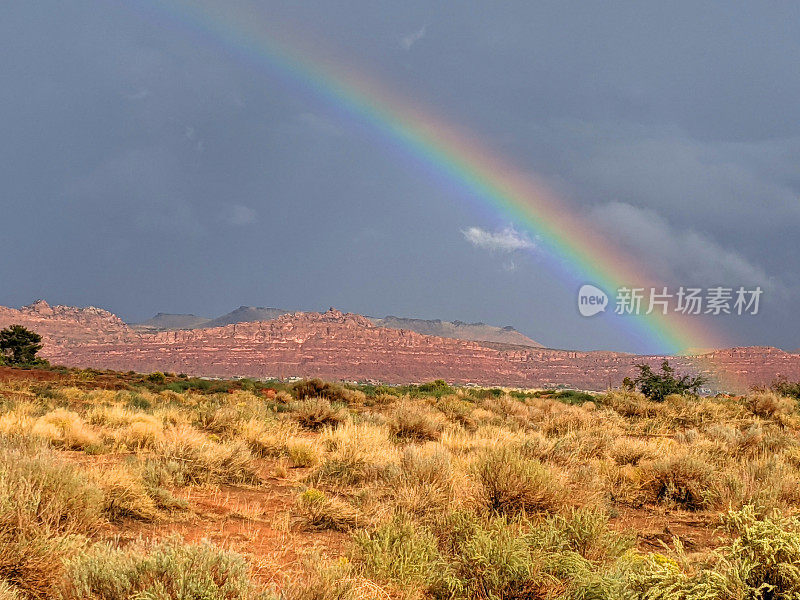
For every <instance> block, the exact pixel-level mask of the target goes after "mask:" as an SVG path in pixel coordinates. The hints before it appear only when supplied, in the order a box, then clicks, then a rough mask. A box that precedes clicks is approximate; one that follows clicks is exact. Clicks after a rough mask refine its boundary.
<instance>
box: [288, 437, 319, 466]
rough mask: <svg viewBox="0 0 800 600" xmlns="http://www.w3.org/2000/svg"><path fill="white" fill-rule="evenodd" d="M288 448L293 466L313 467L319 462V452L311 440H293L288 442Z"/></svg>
mask: <svg viewBox="0 0 800 600" xmlns="http://www.w3.org/2000/svg"><path fill="white" fill-rule="evenodd" d="M286 450H287V452H288V454H289V460H290V461H291V463H292V466H293V467H313V466H314V465H316V464H317V463H319V452H318V451H317V449H316V447H315V446H314V445H313V444H311V443H310V442H307V441H304V440H292V441H290V442H289V443H288V444H287V446H286Z"/></svg>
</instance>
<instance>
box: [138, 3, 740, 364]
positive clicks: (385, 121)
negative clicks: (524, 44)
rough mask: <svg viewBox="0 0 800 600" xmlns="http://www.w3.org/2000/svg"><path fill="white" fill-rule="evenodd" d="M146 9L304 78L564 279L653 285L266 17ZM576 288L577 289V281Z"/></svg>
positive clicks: (667, 334)
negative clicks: (513, 231) (516, 235)
mask: <svg viewBox="0 0 800 600" xmlns="http://www.w3.org/2000/svg"><path fill="white" fill-rule="evenodd" d="M139 6H140V7H141V8H144V9H145V10H147V11H148V12H149V13H151V14H153V15H155V16H162V17H166V18H168V19H170V20H171V21H173V22H175V23H176V24H179V25H181V26H184V27H189V28H191V29H193V30H194V31H195V32H196V33H198V34H200V35H202V36H204V37H207V38H208V39H210V40H211V41H212V42H213V43H216V44H221V45H222V46H223V47H224V48H225V50H226V51H228V52H230V53H233V54H235V55H237V56H238V57H239V58H240V59H243V60H245V61H246V62H248V63H251V64H253V65H255V66H257V67H260V68H264V67H266V68H268V69H269V70H270V73H273V74H274V73H275V72H278V73H281V74H282V75H283V76H288V77H290V78H291V79H292V80H294V81H295V82H299V83H301V84H302V85H303V86H304V87H306V88H307V89H308V90H310V91H312V92H313V93H314V94H315V95H317V96H318V97H320V98H322V99H324V100H325V101H327V102H330V103H332V104H333V105H335V107H337V108H338V109H340V110H344V111H345V112H346V113H348V114H350V115H351V116H353V117H355V118H357V119H358V120H359V121H360V122H362V123H364V124H368V125H369V126H370V127H371V128H373V129H374V130H375V131H377V132H380V133H381V134H383V136H385V138H386V139H388V140H389V141H390V142H392V143H394V144H395V145H398V146H399V147H401V148H402V149H404V150H405V151H406V152H408V153H410V154H411V156H412V157H413V158H414V159H415V160H417V161H419V162H421V163H422V164H424V165H425V166H426V167H428V168H429V169H431V170H433V171H434V172H436V173H437V174H439V175H442V176H445V177H446V178H448V179H449V180H450V181H452V182H455V183H457V184H458V185H460V186H462V188H464V189H465V191H466V192H468V195H469V196H471V197H475V198H479V199H480V201H481V202H482V203H483V204H485V205H486V206H487V207H488V208H489V209H491V210H492V211H494V212H497V213H499V214H500V215H501V216H502V217H503V218H505V219H508V220H510V221H512V222H513V223H515V224H516V225H517V226H518V227H520V228H524V229H525V230H526V231H527V232H529V233H531V234H533V235H534V236H535V237H536V239H537V242H538V244H539V246H540V247H543V248H544V249H546V250H547V251H549V252H550V253H551V254H552V255H554V256H555V257H557V258H559V259H560V260H559V264H560V267H559V268H560V269H562V270H563V271H564V272H563V273H558V275H559V276H562V277H564V276H566V277H567V279H568V280H569V281H571V282H573V283H574V282H578V283H581V282H585V283H594V284H596V285H598V286H599V287H601V288H603V289H605V290H606V291H612V292H613V291H614V290H616V289H617V288H619V287H622V286H631V285H636V286H638V287H644V288H649V287H654V288H660V287H662V285H661V284H659V283H658V281H657V280H656V278H653V277H651V276H648V274H647V270H646V269H645V268H644V267H643V265H641V264H639V263H637V262H636V261H635V260H634V259H633V258H632V257H630V256H628V255H625V254H623V253H621V252H620V251H619V250H618V249H617V248H615V247H613V246H612V245H611V244H610V243H609V242H608V240H606V239H604V238H603V237H601V236H600V235H598V233H597V232H596V231H594V230H593V229H592V227H590V226H589V225H588V223H586V222H585V221H584V220H583V219H582V218H580V217H579V215H577V214H576V213H575V212H574V211H573V210H572V209H571V208H570V207H569V206H568V204H567V203H566V202H565V201H563V200H559V199H558V198H557V197H555V196H554V195H553V194H552V193H551V192H550V191H549V190H548V189H547V188H546V187H545V186H544V185H542V184H541V183H540V182H537V181H536V180H534V179H533V178H532V177H530V176H529V175H528V174H525V173H523V172H521V171H520V170H519V169H517V168H515V167H514V166H513V165H511V164H510V163H509V162H507V161H505V160H503V159H502V158H501V157H500V156H499V155H498V154H496V153H494V152H491V151H490V150H489V149H487V148H485V147H483V146H482V145H480V144H478V143H477V141H476V140H474V139H470V138H469V137H468V136H466V135H464V134H463V133H461V132H459V131H457V130H456V128H454V127H452V126H451V125H449V124H448V123H446V122H445V121H444V120H443V119H441V118H437V117H434V116H432V115H431V114H429V113H428V112H426V111H423V110H422V109H421V108H419V107H417V106H414V105H413V104H412V103H410V102H408V101H405V100H403V99H402V98H400V97H399V96H398V95H396V94H393V93H391V92H389V91H388V89H387V88H386V87H385V86H381V85H378V84H377V83H375V82H374V81H371V80H368V79H367V78H365V77H364V76H363V75H361V74H359V73H355V72H354V71H353V70H352V69H348V68H347V66H345V65H343V64H341V63H337V62H335V61H333V60H331V59H330V57H329V56H327V57H325V58H323V56H317V55H312V54H310V53H308V52H307V51H305V52H304V51H301V50H300V49H299V48H298V47H297V44H296V42H294V43H293V44H292V45H291V46H290V45H288V44H286V43H285V42H282V41H280V40H279V39H278V37H277V36H276V35H275V34H274V33H270V32H268V31H267V30H266V29H265V28H264V27H263V15H260V14H258V13H255V12H253V11H252V10H250V11H249V12H248V11H247V10H246V9H243V8H242V7H241V6H238V3H237V7H235V8H234V7H232V6H231V5H221V6H220V5H218V6H216V7H211V6H209V4H208V3H206V2H203V1H194V2H191V3H189V2H186V1H185V0H162V1H161V2H156V1H149V0H144V1H143V2H142V3H140V4H139ZM576 290H577V286H576ZM618 320H619V321H625V322H626V323H629V324H630V326H632V328H633V330H632V332H631V333H632V335H634V336H635V337H637V338H638V339H640V340H641V339H644V340H647V341H649V342H650V345H651V346H653V347H655V348H658V351H659V352H661V353H670V354H672V353H678V352H681V351H685V350H686V349H689V348H719V347H724V346H726V345H727V344H725V343H724V342H723V341H722V338H721V336H720V335H719V333H718V332H716V331H712V330H711V329H710V328H709V327H708V326H707V325H702V326H701V324H700V323H699V321H698V320H692V319H691V318H688V317H686V316H684V315H680V314H678V313H669V314H667V315H662V314H660V313H658V312H653V313H651V314H650V315H639V316H630V317H627V318H625V319H622V318H620V319H618Z"/></svg>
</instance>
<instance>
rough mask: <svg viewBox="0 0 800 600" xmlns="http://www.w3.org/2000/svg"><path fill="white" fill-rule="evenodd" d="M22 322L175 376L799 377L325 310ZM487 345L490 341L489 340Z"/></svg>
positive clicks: (80, 356) (592, 382) (17, 317)
mask: <svg viewBox="0 0 800 600" xmlns="http://www.w3.org/2000/svg"><path fill="white" fill-rule="evenodd" d="M11 324H20V325H24V326H25V327H28V328H30V329H33V330H35V331H37V332H38V333H40V334H41V335H42V339H43V349H42V356H43V357H45V358H47V359H49V360H51V361H52V362H53V363H55V364H60V365H65V366H73V367H84V368H85V367H93V368H105V369H114V370H120V371H128V370H133V371H139V372H150V371H171V372H176V373H179V372H182V373H187V374H190V375H198V376H209V377H257V378H265V379H266V378H271V377H277V378H287V377H314V376H316V377H323V378H326V379H331V380H349V381H352V380H360V381H376V382H385V383H418V382H421V381H429V380H432V379H438V378H442V379H446V380H447V381H449V382H451V383H457V384H469V383H471V384H476V385H483V386H493V385H502V386H513V387H528V388H529V387H557V386H567V387H575V388H579V389H587V390H602V389H605V388H607V387H610V386H617V385H619V384H620V382H621V381H622V378H623V377H625V376H631V375H634V374H635V372H636V368H635V366H636V364H639V363H642V362H646V363H648V364H652V365H653V366H657V365H658V364H659V363H660V361H661V360H663V359H665V358H668V359H669V360H670V361H671V362H672V364H673V366H674V367H675V368H676V369H678V370H679V371H681V372H692V373H700V374H705V375H709V376H711V377H712V378H713V377H715V376H717V375H719V373H727V374H734V375H736V376H737V377H738V380H737V381H736V382H732V383H727V382H719V381H717V382H715V383H713V384H712V386H713V389H722V390H729V391H745V390H746V389H747V388H748V387H750V386H753V385H766V384H769V383H770V382H772V381H773V380H775V379H776V378H778V377H781V376H782V377H786V378H788V379H790V380H795V381H796V380H800V354H797V353H789V352H785V351H783V350H781V349H778V348H772V347H739V348H728V349H722V350H714V351H713V352H710V353H707V354H703V355H700V356H640V355H633V354H626V353H621V352H612V351H595V352H583V351H575V350H554V349H549V348H534V347H529V346H510V345H506V346H502V345H500V347H497V345H494V344H491V343H486V342H484V343H481V342H475V341H468V340H459V339H452V338H444V337H437V336H430V335H423V334H419V333H417V332H414V331H408V330H402V329H392V328H388V327H378V326H376V325H374V324H373V322H372V321H371V320H370V319H368V318H367V317H364V316H363V315H357V314H349V313H342V312H340V311H337V310H335V309H331V310H329V311H326V312H324V313H288V314H284V315H281V316H280V317H278V318H277V319H274V320H271V321H255V322H248V323H234V324H229V325H225V326H222V327H214V328H202V329H183V330H170V331H161V332H157V333H144V332H139V331H135V330H133V329H132V328H130V327H129V326H128V325H127V324H125V323H124V322H123V321H122V320H121V319H119V317H117V316H116V315H114V314H112V313H110V312H108V311H105V310H103V309H98V308H94V307H87V308H76V307H65V306H55V307H51V306H50V305H48V304H47V303H46V302H44V301H40V302H37V303H34V304H33V305H31V306H28V307H23V308H22V309H13V308H6V307H0V327H6V326H8V325H11ZM493 345H494V346H495V347H492V346H493Z"/></svg>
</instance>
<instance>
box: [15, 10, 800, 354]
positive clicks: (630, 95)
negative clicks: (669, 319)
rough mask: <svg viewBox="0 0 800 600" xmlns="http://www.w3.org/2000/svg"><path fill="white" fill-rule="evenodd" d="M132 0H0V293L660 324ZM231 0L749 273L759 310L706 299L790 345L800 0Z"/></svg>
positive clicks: (143, 304)
mask: <svg viewBox="0 0 800 600" xmlns="http://www.w3.org/2000/svg"><path fill="white" fill-rule="evenodd" d="M139 4H140V3H139V2H136V1H131V2H114V1H109V0H102V1H100V0H98V1H90V0H71V1H70V2H63V1H58V2H55V1H46V0H38V1H36V2H30V1H29V0H6V1H4V2H2V3H0V56H2V59H0V186H2V187H0V207H2V215H3V217H4V218H3V227H2V238H1V239H2V249H1V250H0V304H3V305H10V306H20V305H23V304H28V303H30V302H31V301H33V300H34V299H37V298H45V299H47V300H48V301H49V302H51V303H61V304H74V305H94V306H100V307H103V308H106V309H108V310H111V311H113V312H115V313H117V314H119V315H120V316H121V317H122V318H123V319H125V320H128V321H131V322H135V321H140V320H144V319H147V318H149V317H150V316H152V315H153V314H154V313H156V312H159V311H162V312H176V313H184V312H186V313H195V314H198V315H204V316H216V315H219V314H222V313H225V312H228V311H230V310H232V309H233V308H236V307H237V306H239V305H243V304H245V305H257V306H275V307H280V308H286V309H297V310H320V309H323V310H324V309H327V308H328V306H331V305H332V306H335V307H337V308H340V309H342V310H345V311H352V312H359V313H363V314H369V315H374V316H384V315H387V314H393V315H397V316H409V317H419V318H442V319H448V320H455V319H458V320H462V321H470V322H471V321H483V322H488V323H492V324H498V325H513V326H514V327H516V328H517V329H519V330H520V331H522V332H523V333H525V334H527V335H529V336H531V337H533V338H534V339H536V340H538V341H540V342H542V343H544V344H546V345H548V346H552V347H560V348H581V349H594V348H612V349H620V350H636V351H650V350H655V348H653V347H651V346H649V345H648V343H647V341H646V340H644V341H642V340H636V339H632V338H630V337H628V334H627V333H626V332H625V331H623V329H622V328H620V327H617V326H615V323H614V322H613V320H609V319H607V318H606V316H605V315H600V316H598V317H593V318H591V319H587V318H584V317H581V316H580V315H579V314H578V311H577V309H576V299H575V295H576V290H577V286H578V285H579V284H580V283H581V282H577V281H576V282H569V281H564V280H563V279H562V278H559V277H557V276H556V275H557V273H554V271H552V270H551V268H550V266H549V265H550V264H551V263H552V261H551V260H550V258H549V257H548V256H545V255H543V254H542V252H543V251H542V250H541V249H540V248H539V245H538V244H537V240H536V239H535V237H533V236H531V235H529V234H527V233H526V232H525V231H524V229H522V228H521V227H520V225H519V224H516V223H513V222H509V221H506V220H504V219H503V218H502V217H500V216H498V215H496V214H492V213H491V212H490V211H485V210H484V211H482V210H478V209H476V207H475V204H474V203H473V202H470V201H468V200H467V199H465V198H463V197H462V194H463V192H462V191H461V190H459V189H457V188H456V187H455V186H448V185H443V184H442V181H440V180H439V179H437V178H435V177H433V176H431V174H430V172H429V170H426V169H422V168H420V167H419V165H415V164H414V163H412V162H410V161H408V160H406V159H405V158H404V157H403V156H402V155H399V154H398V153H396V152H395V151H393V150H392V148H391V147H390V146H389V145H388V144H385V143H382V142H381V141H380V139H376V137H375V136H374V135H372V134H371V132H370V131H369V130H368V128H366V127H363V126H360V125H359V124H358V123H357V121H356V120H354V119H352V118H349V117H347V116H345V115H343V114H342V113H341V112H340V111H338V110H336V109H335V107H332V106H330V105H329V104H328V103H327V102H326V101H325V100H324V99H321V98H318V97H315V96H314V94H313V93H311V92H310V91H308V90H303V89H302V86H298V85H294V84H292V83H291V82H287V80H286V78H285V77H283V76H281V74H280V73H276V72H272V71H270V69H269V68H268V67H265V66H259V65H257V64H253V63H252V62H248V61H242V60H241V59H240V58H239V56H238V55H237V54H236V53H235V52H230V51H229V49H228V48H226V46H225V45H224V44H219V43H215V40H214V39H213V38H212V37H210V36H207V35H203V34H199V33H198V32H197V31H195V30H193V29H192V28H191V27H184V26H183V25H182V24H181V21H180V19H178V20H175V19H171V18H166V16H163V18H162V17H161V16H159V11H158V10H155V11H153V10H144V11H143V10H138V9H135V8H131V7H135V6H137V5H139ZM164 4H167V5H172V4H174V3H173V2H165V3H164ZM217 4H218V6H219V7H227V8H224V10H238V8H237V6H236V5H242V4H247V5H254V6H256V7H257V14H258V15H259V18H263V21H264V23H265V24H268V26H269V27H279V28H281V29H282V30H283V31H284V32H285V31H289V32H295V34H296V35H298V36H302V37H303V38H305V39H316V40H321V41H323V42H324V44H325V45H326V46H328V47H330V48H332V49H335V51H336V53H337V55H338V56H340V57H343V59H344V60H346V59H347V57H351V58H352V62H353V64H354V65H357V67H354V68H363V69H364V70H367V71H368V72H369V73H370V75H371V76H372V77H374V78H375V79H377V80H379V81H382V82H384V83H385V84H386V85H387V86H389V87H391V88H392V89H393V90H395V91H396V92H397V93H398V94H399V95H401V96H404V97H407V98H409V99H411V100H413V101H414V102H418V103H419V104H421V105H423V106H429V107H431V109H432V110H433V111H434V112H436V113H438V114H441V115H445V116H446V117H447V119H449V120H450V121H451V122H453V123H455V124H456V125H457V126H458V127H460V128H462V129H464V130H466V131H468V132H470V133H471V135H474V136H475V137H477V138H479V139H481V140H482V141H483V142H485V143H486V144H487V145H488V146H489V147H491V148H494V149H495V150H496V151H497V152H498V153H499V154H501V155H503V156H506V157H508V158H509V159H510V160H511V161H512V162H514V163H515V164H516V165H518V166H519V167H520V168H521V169H523V170H526V171H528V172H530V173H531V174H535V175H536V176H538V177H541V178H543V179H544V180H545V181H547V182H548V183H549V184H550V185H551V186H552V187H553V189H555V190H557V191H558V193H559V194H560V195H561V196H562V197H563V198H565V200H566V201H567V202H569V203H571V204H572V205H573V206H576V207H578V208H579V210H580V211H581V212H582V213H583V214H585V216H586V217H587V218H589V219H591V221H592V222H593V223H594V224H595V225H596V227H597V228H598V230H599V231H601V232H602V233H603V235H607V236H608V237H609V239H611V240H613V241H614V242H615V243H616V244H618V245H619V246H620V247H621V248H623V250H624V251H626V252H631V253H634V254H635V255H636V256H638V257H640V258H642V259H643V260H645V261H646V262H647V263H648V264H649V265H651V266H652V268H653V270H654V272H655V273H656V274H657V275H658V276H659V277H660V278H661V279H662V280H663V281H665V282H667V283H668V284H670V285H674V286H678V285H701V286H710V285H727V286H731V287H734V286H738V285H747V286H754V285H761V286H762V287H763V288H764V289H765V292H764V295H763V296H762V306H761V311H760V314H759V315H758V316H755V317H753V316H749V317H744V316H742V317H730V318H718V320H717V321H714V322H713V323H714V325H715V326H716V327H718V328H720V329H723V330H724V332H725V334H726V335H727V336H728V338H729V339H730V340H731V342H732V343H736V344H759V345H762V344H763V345H774V346H779V347H783V348H785V349H795V348H797V347H800V339H798V337H800V336H798V332H799V331H800V327H799V326H798V319H797V312H798V310H800V272H799V271H798V264H799V263H800V236H799V235H798V231H800V101H798V99H800V69H799V68H798V65H800V5H798V4H797V3H793V2H792V3H790V2H786V3H782V2H774V3H768V4H765V3H735V2H719V3H714V4H703V3H698V2H696V1H692V2H685V3H663V2H661V3H656V2H652V3H649V2H641V3H630V2H625V3H585V2H576V3H565V2H551V3H541V2H530V1H527V0H526V1H521V2H506V3H495V2H491V3H490V2H435V3H434V2H417V1H415V0H405V1H404V2H375V1H374V0H369V1H363V2H361V1H350V2H330V1H328V0H325V1H309V0H306V1H303V2H271V1H255V0H253V1H244V0H225V2H223V1H222V0H219V2H218V3H217ZM288 35H292V33H290V34H288ZM635 283H636V282H631V284H632V285H635Z"/></svg>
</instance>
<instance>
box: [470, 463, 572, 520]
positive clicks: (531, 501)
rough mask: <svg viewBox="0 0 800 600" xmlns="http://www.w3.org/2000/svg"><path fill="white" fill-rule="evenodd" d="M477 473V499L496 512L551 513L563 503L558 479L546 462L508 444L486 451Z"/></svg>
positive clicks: (562, 494)
mask: <svg viewBox="0 0 800 600" xmlns="http://www.w3.org/2000/svg"><path fill="white" fill-rule="evenodd" d="M476 475H477V478H478V481H479V482H480V484H481V487H480V492H479V500H480V502H481V503H482V504H483V506H485V507H486V508H488V509H489V510H490V511H492V512H495V513H501V514H514V513H520V512H530V513H536V512H553V511H555V510H557V509H558V507H559V506H560V505H562V504H563V502H564V497H565V495H564V492H563V489H562V486H561V484H560V482H559V481H558V478H557V477H556V476H555V475H554V474H553V473H552V472H551V471H550V470H549V469H548V468H547V467H546V466H545V465H543V464H542V463H541V462H539V461H538V460H534V459H525V458H523V457H522V456H520V454H519V453H518V452H515V451H513V450H511V449H509V448H507V447H501V448H497V449H493V450H489V451H487V452H486V453H485V454H484V456H483V457H481V459H480V460H479V462H478V465H477V467H476Z"/></svg>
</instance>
